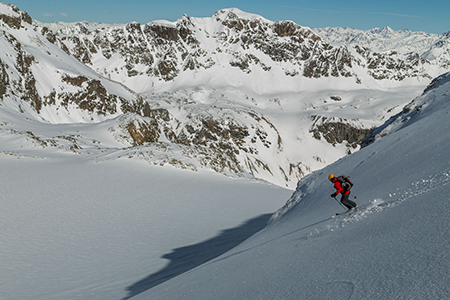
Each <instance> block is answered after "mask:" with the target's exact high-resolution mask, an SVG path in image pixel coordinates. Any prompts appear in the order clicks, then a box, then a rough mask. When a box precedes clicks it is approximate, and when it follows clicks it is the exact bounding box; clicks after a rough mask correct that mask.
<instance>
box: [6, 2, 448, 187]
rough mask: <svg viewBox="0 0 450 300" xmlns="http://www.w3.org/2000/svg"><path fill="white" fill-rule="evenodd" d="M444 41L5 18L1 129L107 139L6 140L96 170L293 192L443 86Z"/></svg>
mask: <svg viewBox="0 0 450 300" xmlns="http://www.w3.org/2000/svg"><path fill="white" fill-rule="evenodd" d="M449 38H450V35H449V34H443V35H434V34H427V33H422V32H410V31H393V30H392V29H390V28H384V29H383V30H378V29H374V30H370V31H359V30H356V29H349V28H345V29H343V28H325V29H314V30H312V29H310V28H308V27H303V26H300V25H298V24H295V23H293V22H291V21H280V22H272V21H270V20H267V19H265V18H263V17H261V16H258V15H254V14H249V13H245V12H242V11H240V10H238V9H224V10H220V11H218V12H216V13H215V14H214V15H213V16H212V17H210V18H193V17H189V16H187V15H184V16H182V17H181V18H180V19H179V20H177V21H176V22H168V21H154V22H150V23H148V24H139V23H136V22H133V23H129V24H116V25H107V24H99V23H86V22H80V23H74V24H63V23H59V24H42V23H39V22H37V21H33V20H32V19H31V18H30V16H29V15H28V14H27V13H26V12H23V11H20V10H19V9H18V8H17V7H15V6H13V5H5V4H0V43H1V45H2V46H1V47H2V53H0V78H1V79H2V81H1V86H0V103H1V106H0V115H2V116H4V115H7V114H10V112H11V111H15V112H20V113H21V115H22V116H23V118H24V119H26V118H28V119H30V120H35V121H33V122H39V124H42V125H43V126H44V125H45V126H46V128H47V127H48V128H50V127H52V128H58V129H59V131H62V130H64V129H62V128H65V127H64V126H61V124H67V123H70V124H80V123H88V124H90V128H91V129H90V130H94V131H95V132H98V131H102V132H103V134H101V135H99V136H100V138H98V139H96V141H95V142H93V141H92V138H91V137H90V136H89V134H86V135H83V134H77V135H73V134H69V133H68V132H64V133H63V134H59V135H53V134H50V135H49V132H53V131H52V130H55V129H52V130H47V129H45V130H44V129H42V128H43V127H40V126H34V127H32V126H31V124H35V123H28V125H27V123H26V122H25V123H23V122H19V121H17V120H16V121H14V120H11V121H10V122H4V123H1V124H0V133H2V134H3V135H4V136H10V135H11V134H13V135H19V136H21V137H22V138H23V139H25V140H32V141H34V142H36V141H40V142H38V143H37V144H38V145H40V147H48V148H50V149H54V150H55V149H61V148H63V149H66V150H68V151H69V152H76V153H80V154H86V155H87V154H88V153H89V155H91V156H92V157H93V158H94V159H96V160H103V159H105V153H109V154H108V155H107V157H108V159H119V158H122V157H128V158H133V157H140V158H141V159H142V158H143V159H145V160H146V161H148V162H149V163H152V164H172V165H174V166H177V167H181V168H189V169H192V170H195V169H198V168H205V167H206V168H211V169H214V170H216V171H218V172H223V173H226V174H228V175H233V176H235V175H237V176H253V177H255V178H260V179H265V180H268V181H271V182H273V183H276V184H278V185H282V186H288V187H291V188H292V187H294V186H295V184H296V182H297V181H298V179H299V178H301V177H303V176H304V175H306V174H308V173H310V172H312V171H314V170H317V169H319V168H321V167H323V166H325V165H327V164H329V163H331V162H333V161H335V160H336V159H338V158H340V157H342V156H344V155H346V154H349V153H351V152H353V151H355V150H357V149H358V148H359V145H360V143H361V141H362V140H363V139H364V137H366V136H367V135H368V134H369V132H370V131H371V129H372V128H374V127H375V126H378V125H380V124H381V123H383V122H384V121H385V120H386V119H387V118H389V116H391V115H393V114H395V113H398V112H400V111H401V109H402V107H403V106H404V105H405V104H407V103H408V102H410V101H411V100H412V98H414V97H416V96H418V95H419V94H420V93H421V91H422V90H423V89H424V88H425V87H426V86H427V85H428V83H429V82H430V81H431V80H432V79H433V78H434V77H436V76H438V75H439V74H441V73H444V72H445V70H447V69H448V67H449V64H450V47H449ZM77 126H78V125H77ZM80 126H81V125H80ZM83 128H85V127H83ZM86 130H87V129H86ZM71 131H73V128H71ZM61 136H62V137H63V138H61ZM43 141H44V142H43ZM112 141H114V142H112ZM0 150H2V149H0ZM3 151H4V152H11V151H12V150H11V151H10V150H4V149H3ZM15 151H19V150H15ZM12 152H14V151H12Z"/></svg>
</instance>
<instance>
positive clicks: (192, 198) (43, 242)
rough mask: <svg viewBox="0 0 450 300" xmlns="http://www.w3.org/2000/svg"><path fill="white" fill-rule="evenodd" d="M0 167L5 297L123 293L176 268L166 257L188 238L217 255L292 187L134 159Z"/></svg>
mask: <svg viewBox="0 0 450 300" xmlns="http://www.w3.org/2000/svg"><path fill="white" fill-rule="evenodd" d="M2 142H3V141H2ZM0 166H1V172H0V182H1V185H0V206H1V207H2V208H1V210H0V241H1V243H0V265H1V272H0V299H2V300H24V299H35V300H52V299H54V300H60V299H65V300H75V299H79V300H85V299H91V300H113V299H116V300H119V299H123V298H124V297H126V296H127V295H128V289H129V287H132V286H134V285H136V283H137V282H139V281H141V280H142V279H143V278H146V277H147V276H148V275H149V274H153V273H155V274H158V272H160V273H162V274H164V277H167V278H170V275H172V274H179V273H177V272H179V271H178V270H175V271H173V269H174V268H173V266H171V265H170V264H169V263H170V261H172V260H173V261H175V262H177V261H179V259H178V260H177V259H176V256H177V254H178V255H182V257H185V256H183V255H188V254H189V253H192V251H191V250H190V249H189V248H188V249H185V250H183V247H186V246H187V245H195V244H199V245H201V244H200V243H202V242H204V241H205V240H208V239H212V241H211V242H209V243H206V245H208V246H209V248H208V249H209V250H208V251H205V252H204V253H203V254H204V256H205V257H211V255H212V254H214V255H216V256H217V255H220V254H222V253H224V251H226V250H228V249H230V248H229V247H232V245H233V244H226V242H228V240H229V239H231V240H232V241H236V240H239V239H240V240H242V239H245V238H247V237H248V236H249V235H251V234H253V233H254V232H255V231H257V230H259V229H260V228H261V227H263V226H264V224H265V221H266V220H267V218H268V217H269V216H270V213H272V212H273V211H274V210H275V209H276V208H277V207H279V206H280V204H281V203H282V202H283V200H286V199H287V198H289V195H290V194H291V193H292V191H290V190H285V189H281V188H278V187H275V186H271V185H267V184H262V183H259V182H255V181H249V180H243V179H240V180H233V179H229V178H226V177H224V176H222V175H220V174H217V173H213V172H197V173H192V172H191V171H183V170H177V169H174V168H167V167H166V168H164V167H155V166H153V167H152V166H148V165H146V164H142V162H139V161H137V160H121V161H112V162H103V163H94V162H92V161H89V160H86V159H84V158H82V157H80V156H77V155H73V156H72V157H70V156H65V157H64V156H63V155H61V156H56V155H55V156H54V157H51V158H49V157H47V158H38V157H35V158H32V157H25V156H22V157H20V158H17V157H14V156H9V155H5V154H4V153H0ZM224 239H225V240H224ZM227 239H228V240H227ZM217 243H218V244H217ZM223 244H225V245H223ZM214 245H215V246H214ZM213 247H214V248H213ZM224 247H225V248H224ZM227 247H228V248H227ZM172 249H179V250H178V251H176V253H175V254H171V252H172ZM193 249H194V250H195V247H194V248H193ZM211 250H213V251H211ZM184 261H185V260H184V258H183V262H184ZM192 264H193V265H194V266H195V265H196V261H194V262H193V263H192ZM192 264H191V267H192ZM184 267H186V265H185V266H184ZM188 267H189V266H188ZM165 269H166V270H165ZM164 270H165V271H164ZM155 277H158V275H155ZM158 282H161V279H159V281H158Z"/></svg>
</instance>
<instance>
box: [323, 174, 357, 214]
mask: <svg viewBox="0 0 450 300" xmlns="http://www.w3.org/2000/svg"><path fill="white" fill-rule="evenodd" d="M328 179H329V180H330V181H331V182H332V183H333V184H334V188H335V189H336V192H335V193H333V194H331V197H333V198H335V197H336V196H337V195H338V194H342V197H341V203H342V204H344V205H345V207H347V208H348V209H349V210H351V209H354V208H356V206H357V205H356V203H355V202H353V201H351V200H349V197H350V187H347V188H346V187H345V186H346V185H347V184H342V183H341V181H340V180H338V178H337V177H335V176H334V175H333V174H330V176H328Z"/></svg>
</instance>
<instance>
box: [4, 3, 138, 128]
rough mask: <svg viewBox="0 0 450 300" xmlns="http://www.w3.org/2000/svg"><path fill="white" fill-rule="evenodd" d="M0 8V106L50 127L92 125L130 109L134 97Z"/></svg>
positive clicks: (11, 9) (25, 19) (17, 14)
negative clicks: (6, 105) (1, 103)
mask: <svg viewBox="0 0 450 300" xmlns="http://www.w3.org/2000/svg"><path fill="white" fill-rule="evenodd" d="M0 7H1V8H2V10H1V11H0V29H1V31H0V44H1V45H2V51H1V53H0V78H1V79H2V82H1V88H0V99H1V100H4V101H7V102H11V103H12V104H11V105H15V106H16V107H17V108H18V109H19V110H22V111H27V112H28V113H29V114H30V115H33V116H35V117H38V118H44V119H45V120H48V121H51V122H55V123H61V122H83V119H84V117H88V118H87V120H89V121H90V120H95V121H98V120H102V119H104V116H106V115H118V114H121V113H123V112H126V111H127V108H128V107H135V106H136V105H134V103H136V98H137V96H136V94H134V93H133V92H132V91H130V90H129V89H127V88H125V87H124V86H122V85H120V84H117V83H113V82H111V81H109V80H106V79H105V78H102V77H101V76H99V75H98V74H96V73H95V72H93V71H92V70H90V69H89V68H86V67H85V66H84V65H82V64H81V63H80V62H79V61H77V60H76V59H74V58H73V57H71V56H69V55H67V54H66V53H64V52H63V51H62V50H61V49H60V48H59V47H57V46H56V45H54V44H53V43H54V42H55V40H56V38H55V36H54V35H53V34H52V33H51V32H49V31H48V30H47V29H46V28H40V27H36V26H33V25H32V20H31V18H30V17H29V16H28V14H26V13H24V12H21V11H19V10H18V9H17V8H16V7H15V6H12V5H8V6H6V5H4V4H1V5H0ZM29 108H30V109H29ZM60 108H62V109H61V110H60ZM72 110H73V111H74V112H75V113H73V114H70V111H72ZM77 111H86V113H85V116H83V117H81V116H80V114H78V113H77Z"/></svg>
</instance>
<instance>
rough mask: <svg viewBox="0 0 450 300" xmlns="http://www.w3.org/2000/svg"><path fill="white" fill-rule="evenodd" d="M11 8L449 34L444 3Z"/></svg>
mask: <svg viewBox="0 0 450 300" xmlns="http://www.w3.org/2000/svg"><path fill="white" fill-rule="evenodd" d="M6 3H11V4H14V5H15V6H17V7H18V8H19V9H20V10H23V11H26V12H27V13H28V14H29V15H30V16H31V17H32V18H33V19H36V20H39V21H41V22H44V23H47V22H55V21H63V22H78V21H89V22H100V23H130V22H133V21H135V22H139V23H141V24H146V23H148V22H151V21H154V20H168V21H176V20H177V19H179V18H181V17H182V16H183V15H184V14H187V15H188V16H190V17H199V18H201V17H211V16H212V15H213V14H214V13H215V12H216V11H218V10H220V9H224V8H232V7H236V8H239V9H241V10H243V11H245V12H248V13H254V14H258V15H261V16H263V17H265V18H266V19H269V20H271V21H281V20H291V21H294V22H295V23H297V24H299V25H302V26H307V27H311V28H316V27H319V28H321V27H352V28H356V29H361V30H368V29H372V28H384V27H386V26H389V27H391V28H392V29H394V30H402V29H410V30H412V31H424V32H428V33H437V34H440V33H444V32H447V31H450V18H449V17H448V15H449V13H450V1H448V0H433V1H422V0H420V1H418V0H390V1H389V0H378V1H360V0H315V1H312V0H308V1H302V0H287V1H272V0H271V1H268V0H245V1H242V0H208V1H205V0H191V1H186V0H174V1H169V2H165V1H155V0H146V1H142V0H128V1H123V0H76V1H73V0H69V1H61V0H12V2H6Z"/></svg>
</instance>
